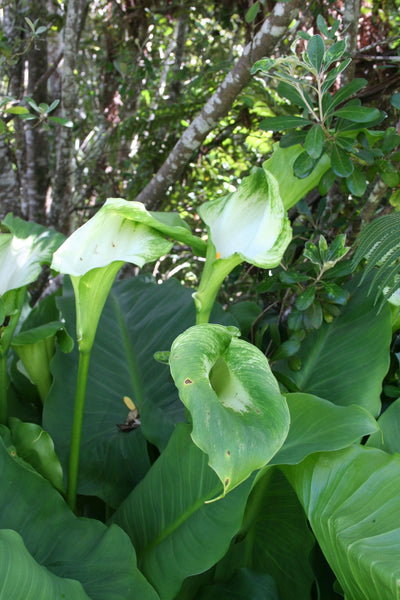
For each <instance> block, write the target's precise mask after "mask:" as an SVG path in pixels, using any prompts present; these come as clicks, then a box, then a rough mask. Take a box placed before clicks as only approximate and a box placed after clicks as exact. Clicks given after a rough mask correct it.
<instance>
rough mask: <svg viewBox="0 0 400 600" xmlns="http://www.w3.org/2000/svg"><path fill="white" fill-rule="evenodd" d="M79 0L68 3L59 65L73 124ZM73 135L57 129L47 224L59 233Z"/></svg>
mask: <svg viewBox="0 0 400 600" xmlns="http://www.w3.org/2000/svg"><path fill="white" fill-rule="evenodd" d="M86 4H87V3H86V2H83V1H82V0H68V4H67V16H66V21H65V27H64V54H63V56H64V58H63V64H62V82H61V104H62V116H63V117H65V118H66V119H69V120H70V121H74V118H75V108H76V98H77V86H76V81H75V75H74V70H75V66H76V54H77V48H78V42H79V32H80V31H81V30H82V14H83V13H84V11H85V9H86ZM73 172H74V165H73V136H72V130H71V129H70V128H69V127H60V128H59V135H58V144H57V161H56V171H55V176H54V182H53V190H52V201H51V208H50V215H49V223H50V224H51V225H54V226H55V227H57V228H58V229H59V230H60V231H63V232H65V233H69V231H68V229H69V226H68V217H69V214H68V213H69V210H68V209H69V203H70V198H71V196H72V194H73V191H74V182H73Z"/></svg>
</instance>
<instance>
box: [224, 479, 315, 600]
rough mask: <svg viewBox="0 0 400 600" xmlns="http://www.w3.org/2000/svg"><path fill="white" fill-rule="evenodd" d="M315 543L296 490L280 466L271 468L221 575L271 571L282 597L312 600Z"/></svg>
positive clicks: (256, 491)
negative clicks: (312, 567) (237, 572)
mask: <svg viewBox="0 0 400 600" xmlns="http://www.w3.org/2000/svg"><path fill="white" fill-rule="evenodd" d="M314 543H315V540H314V536H313V535H312V534H311V532H310V529H309V527H308V524H307V519H306V517H305V514H304V510H303V508H302V507H301V505H300V503H299V501H298V499H297V497H296V494H295V493H294V491H293V488H292V487H291V486H290V484H289V483H288V481H287V480H286V478H285V477H284V476H283V475H282V473H281V472H280V471H279V469H277V468H267V471H266V473H264V475H263V476H262V477H261V478H260V479H259V480H258V481H257V483H256V485H255V486H254V488H253V490H252V492H251V494H250V497H249V500H248V503H247V506H246V511H245V514H244V519H243V524H242V527H241V528H240V533H239V535H238V541H236V542H235V543H233V544H232V545H231V547H230V549H229V551H228V553H227V555H226V556H225V557H224V558H223V559H222V560H221V561H220V563H219V564H218V565H217V568H216V576H217V577H218V578H221V579H222V578H223V579H225V578H227V577H230V576H231V575H232V574H233V573H234V572H235V570H236V569H238V568H240V567H242V568H243V567H247V568H250V569H252V570H254V571H256V572H258V573H265V574H269V575H271V576H272V577H273V579H274V580H275V583H276V585H277V588H278V591H279V598H280V600H293V598H296V600H309V599H310V592H311V586H312V583H313V581H314V575H313V572H312V570H311V566H310V553H311V551H312V548H313V546H314ZM249 598H252V596H251V595H250V596H249Z"/></svg>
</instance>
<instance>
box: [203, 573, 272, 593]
mask: <svg viewBox="0 0 400 600" xmlns="http://www.w3.org/2000/svg"><path fill="white" fill-rule="evenodd" d="M250 598H251V600H279V596H278V590H277V589H276V585H275V582H274V580H273V579H272V577H271V576H270V575H267V574H265V573H257V572H256V571H252V570H251V569H239V570H238V571H236V573H235V574H234V575H233V576H232V577H231V578H230V579H229V580H228V581H217V582H215V583H213V584H210V585H207V586H204V588H203V589H201V590H200V593H199V595H197V597H196V600H222V599H223V600H249V599H250Z"/></svg>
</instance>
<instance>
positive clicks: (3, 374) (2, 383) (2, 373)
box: [0, 354, 10, 425]
mask: <svg viewBox="0 0 400 600" xmlns="http://www.w3.org/2000/svg"><path fill="white" fill-rule="evenodd" d="M9 382H10V380H9V377H8V372H7V354H0V424H1V425H6V424H7V391H8V386H9Z"/></svg>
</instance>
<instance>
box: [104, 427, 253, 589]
mask: <svg viewBox="0 0 400 600" xmlns="http://www.w3.org/2000/svg"><path fill="white" fill-rule="evenodd" d="M207 460H208V459H207V455H206V454H204V453H203V452H201V450H200V449H199V448H198V447H197V446H196V445H195V444H194V443H193V442H192V440H191V438H190V427H189V426H188V425H183V424H180V425H178V426H177V427H176V429H175V431H174V434H173V435H172V437H171V439H170V441H169V444H168V446H167V448H166V449H165V450H164V452H163V453H162V454H161V456H160V458H159V459H158V460H157V461H156V462H155V463H154V465H153V466H152V468H151V469H150V471H149V472H148V473H147V475H146V477H145V478H144V479H143V480H142V481H141V482H140V483H139V485H138V486H137V487H136V488H135V489H134V490H133V492H132V493H131V494H130V495H129V496H128V498H127V499H126V500H125V501H124V502H123V504H122V505H121V506H120V507H119V508H118V510H117V511H116V513H115V516H114V518H113V520H114V522H116V523H118V524H119V525H120V526H121V527H122V528H123V529H124V530H125V531H126V532H127V533H128V535H129V536H130V538H131V539H132V542H133V544H134V546H135V548H136V552H137V555H138V564H139V566H140V568H141V570H142V571H143V573H144V574H145V575H146V577H147V578H148V580H149V581H150V582H151V583H152V585H153V586H154V587H155V588H156V590H157V591H158V593H159V595H160V598H161V599H162V600H172V598H174V596H175V595H176V593H177V592H178V590H179V588H180V586H181V584H182V581H183V580H184V579H185V578H186V577H188V576H189V575H194V574H196V573H201V572H203V571H205V570H206V569H208V568H210V567H211V566H212V565H213V564H215V563H216V562H217V561H218V560H220V559H221V558H222V556H223V555H224V554H225V552H226V550H227V548H228V546H229V543H230V541H231V539H232V538H233V536H234V535H235V534H236V533H237V531H238V529H239V527H240V524H241V522H242V517H243V512H244V508H245V504H246V500H247V496H248V494H249V492H250V488H251V483H252V482H251V481H248V482H245V483H244V484H243V485H241V486H239V487H237V488H236V489H235V490H234V491H233V492H232V493H230V494H228V495H227V496H226V497H225V498H222V499H220V500H217V501H215V502H208V501H210V500H213V499H214V498H215V497H216V496H218V495H219V494H220V492H221V490H222V485H221V482H220V481H219V479H218V477H217V476H216V474H215V473H214V471H213V470H212V469H210V468H209V467H208V465H207ZM207 502H208V503H207Z"/></svg>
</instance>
